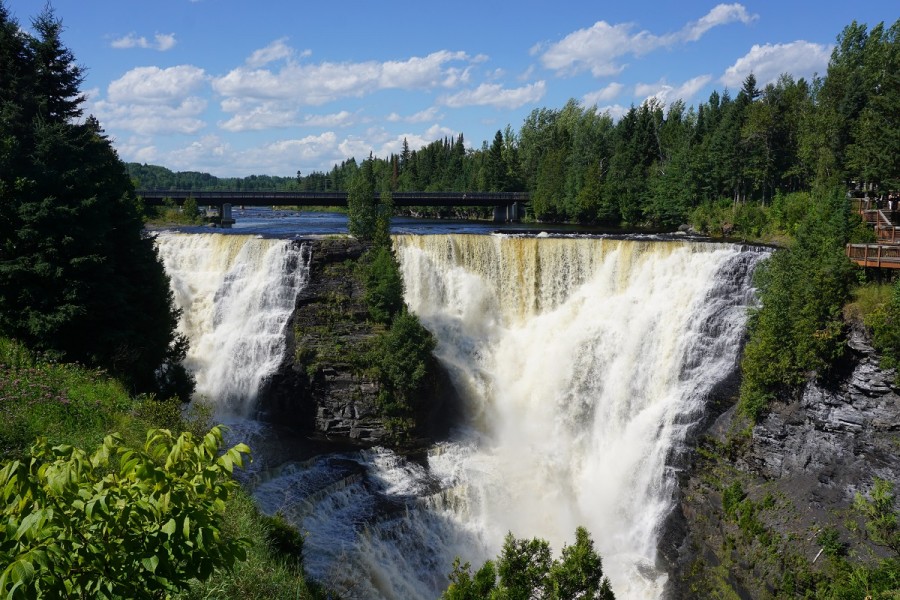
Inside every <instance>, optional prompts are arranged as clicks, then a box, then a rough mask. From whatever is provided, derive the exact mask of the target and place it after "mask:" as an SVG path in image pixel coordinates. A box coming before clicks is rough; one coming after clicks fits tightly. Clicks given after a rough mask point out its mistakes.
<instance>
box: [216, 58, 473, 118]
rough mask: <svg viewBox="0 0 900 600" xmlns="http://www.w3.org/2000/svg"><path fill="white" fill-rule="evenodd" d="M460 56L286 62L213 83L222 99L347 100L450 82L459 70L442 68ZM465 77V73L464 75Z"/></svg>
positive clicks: (240, 72) (312, 102) (301, 102)
mask: <svg viewBox="0 0 900 600" xmlns="http://www.w3.org/2000/svg"><path fill="white" fill-rule="evenodd" d="M467 59H468V56H467V55H466V54H465V53H464V52H449V51H446V50H441V51H439V52H434V53H432V54H429V55H428V56H424V57H412V58H409V59H407V60H405V61H388V62H384V63H379V62H375V61H369V62H361V63H329V62H323V63H320V64H316V65H311V64H300V63H297V62H292V61H288V63H287V64H286V65H284V66H283V67H282V68H281V69H279V70H277V71H273V70H269V69H254V68H247V67H238V68H236V69H233V70H232V71H230V72H229V73H227V74H226V75H224V76H223V77H219V78H216V79H214V80H213V88H214V89H215V90H216V91H217V92H218V93H220V94H222V95H223V96H226V97H237V98H244V99H256V100H273V99H282V100H289V101H291V102H293V103H295V104H296V105H320V104H324V103H326V102H330V101H333V100H337V99H339V98H346V97H362V96H365V95H366V94H370V93H372V92H374V91H377V90H384V89H405V90H412V89H424V90H427V89H433V88H436V87H442V86H446V85H448V83H449V84H451V85H452V84H455V83H457V82H458V81H460V80H462V79H463V78H464V72H461V71H459V70H455V69H454V68H452V67H446V65H447V63H451V62H458V61H465V60H467ZM466 77H467V75H466Z"/></svg>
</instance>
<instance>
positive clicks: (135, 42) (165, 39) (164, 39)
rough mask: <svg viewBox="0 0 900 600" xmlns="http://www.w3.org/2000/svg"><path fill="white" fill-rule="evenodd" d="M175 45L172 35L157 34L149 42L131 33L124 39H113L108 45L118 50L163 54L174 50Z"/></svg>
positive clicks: (173, 35)
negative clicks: (145, 50) (140, 49)
mask: <svg viewBox="0 0 900 600" xmlns="http://www.w3.org/2000/svg"><path fill="white" fill-rule="evenodd" d="M176 43H177V41H176V40H175V34H174V33H157V34H156V35H154V36H153V41H152V42H151V41H149V40H147V38H145V37H144V36H141V37H138V36H137V34H135V33H134V32H132V33H129V34H128V35H126V36H124V37H120V38H117V39H114V40H113V41H112V42H110V44H109V45H110V46H112V47H113V48H118V49H127V48H148V49H152V50H159V51H160V52H165V51H166V50H171V49H172V48H174V47H175V44H176Z"/></svg>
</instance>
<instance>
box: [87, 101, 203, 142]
mask: <svg viewBox="0 0 900 600" xmlns="http://www.w3.org/2000/svg"><path fill="white" fill-rule="evenodd" d="M206 104H207V103H206V100H204V99H203V98H198V97H195V96H192V97H189V98H185V99H184V100H182V101H181V102H179V103H178V104H175V105H168V104H119V103H115V102H109V101H106V100H98V101H96V102H94V103H93V106H92V109H93V112H94V114H96V115H97V117H98V118H99V119H100V121H101V122H102V123H103V125H104V127H110V128H115V129H122V130H125V131H133V132H135V133H140V134H145V135H151V134H171V133H182V134H194V133H197V132H199V131H200V130H202V129H203V128H204V127H206V122H205V121H203V120H202V119H200V118H199V117H200V115H201V114H202V113H203V112H204V111H205V110H206Z"/></svg>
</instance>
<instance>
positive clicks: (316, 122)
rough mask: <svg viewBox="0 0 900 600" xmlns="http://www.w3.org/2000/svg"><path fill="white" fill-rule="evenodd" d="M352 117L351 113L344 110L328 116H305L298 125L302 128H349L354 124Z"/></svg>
mask: <svg viewBox="0 0 900 600" xmlns="http://www.w3.org/2000/svg"><path fill="white" fill-rule="evenodd" d="M354 116H355V115H354V114H353V113H351V112H349V111H346V110H342V111H341V112H337V113H332V114H330V115H306V116H305V117H303V121H301V122H300V125H303V126H304V127H349V126H351V125H353V124H354V123H353V117H354Z"/></svg>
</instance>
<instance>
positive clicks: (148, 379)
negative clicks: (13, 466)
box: [0, 8, 182, 392]
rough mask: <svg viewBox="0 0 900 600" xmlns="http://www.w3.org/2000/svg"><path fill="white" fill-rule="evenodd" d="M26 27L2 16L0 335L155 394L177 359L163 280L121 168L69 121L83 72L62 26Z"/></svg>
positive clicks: (46, 16) (104, 144)
mask: <svg viewBox="0 0 900 600" xmlns="http://www.w3.org/2000/svg"><path fill="white" fill-rule="evenodd" d="M33 27H34V31H35V33H34V35H32V34H27V33H23V32H22V31H21V30H19V28H18V24H17V23H15V22H14V21H12V20H11V19H10V18H9V15H8V13H7V11H6V10H5V8H4V9H3V10H2V11H0V31H2V32H6V33H4V34H3V35H4V42H3V43H4V48H3V50H2V51H0V54H2V57H0V60H2V61H3V62H4V70H3V77H2V78H0V88H3V89H4V90H5V91H4V92H0V114H2V115H4V118H2V119H0V148H2V150H0V152H2V160H0V207H2V208H0V223H2V227H0V290H2V293H0V334H3V335H7V336H10V337H14V338H16V339H19V340H21V341H23V342H25V343H26V344H27V345H28V346H29V347H31V348H33V349H36V350H38V351H41V352H45V353H49V354H52V355H54V356H56V357H58V358H64V359H65V360H67V361H70V362H76V361H77V362H81V363H84V364H86V365H89V366H92V367H100V368H103V369H105V370H107V371H109V372H110V373H112V374H114V375H116V376H118V377H120V378H121V379H122V380H123V381H124V382H125V383H126V384H127V385H128V387H129V388H131V389H133V390H137V391H142V392H154V391H158V389H157V383H158V382H157V379H156V373H157V369H158V368H159V367H160V365H162V364H175V363H177V362H178V361H179V360H180V359H181V358H182V355H181V353H180V351H179V350H180V349H181V348H182V346H179V345H178V344H177V343H176V336H175V326H176V324H177V317H178V314H177V311H176V309H175V308H174V304H173V300H172V295H171V292H170V290H169V282H168V278H167V277H166V274H165V271H164V269H163V266H162V264H161V262H160V261H159V258H158V256H157V254H156V250H155V247H154V244H153V240H152V239H150V238H149V237H148V236H147V235H146V234H145V232H144V231H143V222H142V216H141V213H140V210H139V205H138V203H137V202H136V200H135V198H134V194H133V190H132V188H131V181H130V180H129V178H128V176H127V174H126V172H125V168H124V165H123V164H122V163H121V161H120V160H119V158H118V156H117V155H116V152H115V150H114V149H113V148H112V145H111V144H110V142H109V140H108V139H107V138H106V137H105V136H104V134H103V130H102V128H101V127H100V124H99V122H98V121H97V120H96V119H95V118H93V117H88V118H86V119H84V120H78V119H76V118H77V117H79V116H80V115H81V105H82V103H83V101H84V96H83V95H82V94H81V93H80V92H79V86H80V84H81V82H82V79H83V72H82V68H81V67H80V66H78V65H77V64H76V63H75V59H74V57H73V56H72V53H71V52H70V51H69V50H68V49H67V48H65V46H64V45H63V43H62V40H61V37H60V36H61V33H62V24H61V22H60V21H59V20H58V19H57V18H56V17H55V16H54V15H53V12H52V10H51V9H50V8H46V9H45V10H44V11H43V12H42V13H41V14H40V15H39V16H38V17H37V18H36V19H35V20H34V21H33ZM13 32H15V33H13ZM7 44H9V45H8V46H7ZM6 67H9V71H7V70H6ZM7 73H10V74H11V75H12V76H11V77H10V78H9V79H8V78H7ZM8 86H11V87H8ZM13 89H14V91H15V93H9V92H11V91H13Z"/></svg>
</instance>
